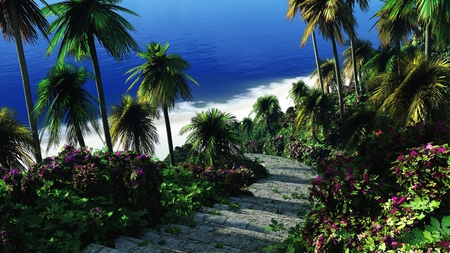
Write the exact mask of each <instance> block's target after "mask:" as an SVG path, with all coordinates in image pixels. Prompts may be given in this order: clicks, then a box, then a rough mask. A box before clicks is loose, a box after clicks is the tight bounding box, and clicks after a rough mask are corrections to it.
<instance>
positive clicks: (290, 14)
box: [286, 0, 325, 93]
mask: <svg viewBox="0 0 450 253" xmlns="http://www.w3.org/2000/svg"><path fill="white" fill-rule="evenodd" d="M303 2H304V0H289V3H288V5H289V7H288V11H287V13H286V17H287V18H289V19H290V20H291V21H292V20H293V19H294V17H295V15H297V13H300V15H302V4H303ZM311 36H312V43H313V49H314V58H315V59H316V69H317V71H318V72H317V73H318V77H319V84H320V87H321V88H322V92H323V93H325V91H324V86H323V80H322V74H321V73H322V72H321V71H320V58H319V52H318V50H317V42H316V33H315V32H314V30H313V31H312V33H311ZM308 37H309V35H308ZM305 44H306V40H304V41H302V43H301V44H300V45H301V46H305Z"/></svg>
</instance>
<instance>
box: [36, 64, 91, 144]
mask: <svg viewBox="0 0 450 253" xmlns="http://www.w3.org/2000/svg"><path fill="white" fill-rule="evenodd" d="M93 78H94V77H93V75H92V74H91V73H90V72H88V71H87V70H86V68H84V67H80V68H78V67H76V66H75V65H73V64H69V63H62V64H60V63H58V64H56V65H55V66H54V67H53V68H51V69H50V71H49V72H48V73H47V77H46V78H44V79H43V80H41V81H40V82H39V84H38V88H37V91H36V93H37V101H36V104H35V106H34V108H33V114H34V117H36V119H38V118H40V117H41V116H44V118H43V129H42V131H41V135H42V134H43V133H44V132H45V131H46V130H47V129H48V131H49V140H48V145H47V151H48V150H49V149H50V147H51V146H54V145H55V146H56V145H59V140H60V132H61V126H63V125H65V126H66V133H67V141H68V143H70V144H75V143H77V142H78V143H79V145H80V146H81V147H84V146H86V143H85V141H84V136H85V135H86V134H90V133H91V128H90V126H92V128H93V129H94V131H95V132H97V133H99V132H100V130H99V123H98V118H99V117H100V114H99V112H98V110H97V109H96V107H95V106H94V104H93V103H92V101H96V99H95V97H94V96H93V95H91V94H90V93H89V92H88V91H86V90H85V89H84V88H83V86H84V84H85V83H86V82H87V81H88V80H92V79H93Z"/></svg>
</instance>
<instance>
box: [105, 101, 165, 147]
mask: <svg viewBox="0 0 450 253" xmlns="http://www.w3.org/2000/svg"><path fill="white" fill-rule="evenodd" d="M155 118H156V119H157V118H159V111H158V110H157V109H156V107H154V106H151V105H150V104H148V103H145V102H137V101H135V100H134V99H133V97H131V96H130V95H124V96H122V100H121V103H120V105H113V106H112V107H111V115H110V116H109V125H110V127H111V130H110V131H111V138H112V142H113V144H116V143H117V142H119V144H120V145H122V147H123V148H124V149H126V150H134V151H136V152H137V153H148V154H153V153H154V152H155V143H158V141H159V137H158V132H157V129H156V126H155V125H154V124H153V120H154V119H155Z"/></svg>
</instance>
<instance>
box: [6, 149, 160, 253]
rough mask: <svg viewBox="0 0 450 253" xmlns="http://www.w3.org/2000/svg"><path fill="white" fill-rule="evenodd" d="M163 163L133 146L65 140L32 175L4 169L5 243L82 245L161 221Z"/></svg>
mask: <svg viewBox="0 0 450 253" xmlns="http://www.w3.org/2000/svg"><path fill="white" fill-rule="evenodd" d="M160 167H161V164H159V163H156V162H153V161H152V160H151V159H150V157H148V156H146V155H140V154H136V153H133V152H116V153H110V152H103V151H99V152H92V151H91V150H89V149H85V148H82V149H75V148H74V147H72V146H65V147H64V148H63V150H62V152H61V153H59V154H58V155H57V156H54V157H48V158H45V159H44V160H43V161H42V162H41V163H39V164H36V165H34V166H32V167H31V168H30V169H29V171H28V172H26V173H25V174H22V173H21V172H18V171H17V170H9V171H8V170H5V169H0V173H1V176H2V177H1V179H2V180H0V193H1V194H0V199H1V200H3V201H2V202H1V203H2V204H0V207H1V209H0V214H2V215H1V216H0V220H1V224H2V226H1V227H0V232H1V236H2V245H0V246H1V247H0V250H1V251H2V252H7V250H9V249H14V250H13V252H77V251H81V250H82V248H83V247H86V246H87V244H89V243H92V242H93V240H94V242H97V243H101V244H106V245H110V246H112V245H113V241H112V240H113V239H114V238H115V237H116V236H117V235H119V234H129V235H132V234H135V233H137V232H139V231H140V228H142V227H144V226H146V225H149V224H156V223H158V222H159V221H160V216H161V213H162V207H161V195H160V192H159V189H160V185H161V180H162V179H161V175H160V174H161V172H160ZM12 235H14V237H11V236H12ZM11 238H14V239H11Z"/></svg>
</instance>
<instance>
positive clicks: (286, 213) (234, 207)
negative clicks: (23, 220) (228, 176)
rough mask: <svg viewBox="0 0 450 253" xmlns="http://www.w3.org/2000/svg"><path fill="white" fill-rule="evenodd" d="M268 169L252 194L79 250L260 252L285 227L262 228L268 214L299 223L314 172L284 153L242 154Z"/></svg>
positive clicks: (268, 221) (289, 223)
mask: <svg viewBox="0 0 450 253" xmlns="http://www.w3.org/2000/svg"><path fill="white" fill-rule="evenodd" d="M248 156H249V157H252V158H258V159H259V160H260V161H261V162H262V163H264V165H265V166H266V167H267V168H268V169H269V172H270V177H268V178H266V179H264V180H260V181H259V182H258V183H255V184H253V185H252V186H251V187H250V191H251V193H252V194H253V196H242V197H239V198H236V197H230V198H229V203H228V204H215V205H214V206H213V207H201V208H200V209H199V210H198V211H197V213H196V214H195V216H194V217H193V220H187V221H180V222H177V223H172V224H164V225H160V226H158V227H157V228H155V229H144V230H143V231H142V232H141V234H140V236H139V238H131V237H125V236H119V237H118V238H116V239H115V249H112V248H108V247H104V246H102V245H98V244H91V245H89V246H88V247H87V248H86V249H85V250H84V251H83V253H94V252H98V253H119V252H120V253H125V252H139V253H150V252H152V253H165V252H177V253H185V252H218V253H220V252H243V253H244V252H245V253H250V252H262V251H261V248H262V247H266V246H268V245H271V244H274V243H276V242H281V241H283V240H284V238H285V237H286V236H287V232H286V231H276V232H275V231H270V232H269V231H266V230H264V229H263V228H264V227H266V226H268V225H270V224H272V219H274V220H276V221H277V222H278V223H282V224H284V226H285V227H286V228H289V227H292V226H295V225H297V224H298V223H300V222H302V217H303V216H304V214H305V213H306V212H307V211H308V210H309V207H308V201H307V200H306V197H307V195H308V187H309V185H310V180H311V179H312V178H314V177H315V176H316V175H315V173H314V171H313V170H312V169H310V168H307V167H305V166H303V165H301V164H300V163H297V162H294V161H291V160H289V159H285V158H279V157H273V156H264V155H258V154H248Z"/></svg>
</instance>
